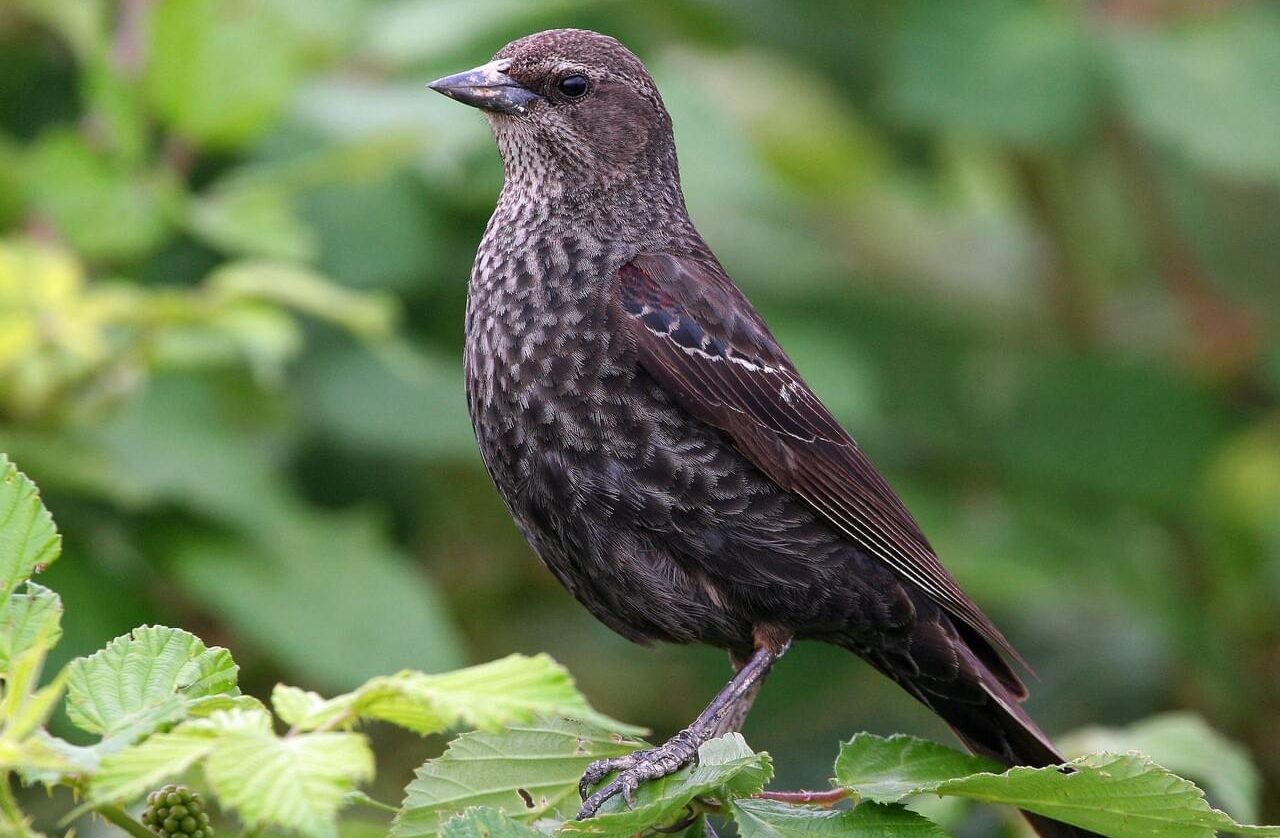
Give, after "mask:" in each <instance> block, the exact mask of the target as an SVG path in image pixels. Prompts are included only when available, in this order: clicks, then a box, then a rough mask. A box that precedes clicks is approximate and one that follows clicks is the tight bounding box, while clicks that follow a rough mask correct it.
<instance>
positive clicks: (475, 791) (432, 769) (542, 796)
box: [392, 719, 641, 838]
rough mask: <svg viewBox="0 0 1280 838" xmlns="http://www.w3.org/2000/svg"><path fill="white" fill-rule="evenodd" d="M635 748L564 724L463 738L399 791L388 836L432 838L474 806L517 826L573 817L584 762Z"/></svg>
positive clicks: (631, 743) (548, 721) (605, 734)
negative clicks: (502, 815)
mask: <svg viewBox="0 0 1280 838" xmlns="http://www.w3.org/2000/svg"><path fill="white" fill-rule="evenodd" d="M640 745H641V743H640V742H637V741H635V740H630V739H626V738H624V737H623V736H620V735H618V734H616V733H611V732H609V731H607V730H603V729H601V728H598V727H594V726H591V725H586V724H582V723H580V722H574V721H568V720H565V719H541V720H537V721H535V722H533V723H531V724H527V725H515V726H513V727H511V728H509V729H507V730H504V731H501V732H497V733H492V732H487V731H480V732H475V733H466V734H463V735H462V736H459V737H458V738H456V739H454V740H453V742H451V743H450V744H449V749H448V750H447V751H445V753H444V754H443V755H442V756H440V757H439V758H437V759H433V760H429V761H427V763H426V764H424V765H423V766H422V767H421V768H419V769H418V770H417V772H416V775H415V778H414V780H413V782H411V783H410V784H409V786H408V787H407V788H406V789H405V793H406V794H405V800H404V803H403V805H402V806H401V807H400V813H399V814H398V815H396V820H395V824H394V826H393V828H392V835H393V836H395V838H414V836H424V835H436V834H437V833H439V831H440V829H441V827H442V826H443V824H444V822H445V821H446V820H448V819H449V818H450V817H451V816H453V815H455V814H457V813H459V812H462V811H464V810H466V809H469V808H471V807H473V806H489V807H493V808H496V809H498V810H499V811H502V812H504V813H506V814H507V815H509V816H511V817H513V818H516V819H517V820H519V821H521V822H523V823H529V822H532V821H534V820H536V819H538V818H542V817H560V818H567V817H571V816H572V815H573V814H574V813H575V812H576V811H577V807H578V780H580V779H581V777H582V772H583V771H585V770H586V768H587V765H588V764H589V763H591V762H593V761H594V760H597V759H603V758H605V757H612V756H621V755H622V754H626V753H629V752H630V751H633V750H635V749H636V748H637V747H640ZM521 792H523V793H524V794H521Z"/></svg>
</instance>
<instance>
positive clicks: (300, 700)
mask: <svg viewBox="0 0 1280 838" xmlns="http://www.w3.org/2000/svg"><path fill="white" fill-rule="evenodd" d="M271 700H272V703H273V704H274V706H275V709H276V713H277V714H278V715H279V716H280V718H281V719H283V720H284V721H285V722H287V723H288V724H290V725H292V726H293V727H296V728H298V729H300V730H314V729H316V728H319V727H332V726H334V725H339V724H342V725H345V724H352V723H354V722H356V721H359V720H379V721H385V722H391V723H392V724H397V725H400V726H401V727H404V728H408V729H409V730H412V731H415V732H417V733H420V734H424V735H425V734H428V733H436V732H439V731H442V730H446V729H448V728H450V727H455V726H458V725H470V726H473V727H478V728H482V729H486V730H496V729H498V728H500V727H502V726H503V725H508V724H511V723H514V722H528V721H530V720H532V719H533V718H534V717H535V716H568V717H570V718H574V719H578V720H579V721H583V722H587V723H588V724H593V725H596V726H598V727H601V728H605V729H607V730H613V731H617V732H619V733H628V734H635V733H642V732H643V730H642V729H641V728H636V727H633V726H631V725H626V724H623V723H622V722H618V721H616V720H614V719H611V718H609V717H608V716H605V715H603V714H601V713H598V712H596V711H595V710H594V709H592V707H591V705H589V704H588V703H587V700H586V699H585V698H584V697H583V696H582V694H581V693H580V692H578V690H577V688H576V687H575V686H574V683H573V679H572V677H570V675H569V673H568V671H567V670H565V668H564V667H562V666H560V665H559V664H558V663H556V662H555V661H554V660H552V659H551V658H550V657H549V656H547V655H535V656H533V657H527V656H525V655H510V656H508V657H505V658H502V659H500V660H496V661H491V662H490V663H484V664H480V665H478V666H470V667H467V668H465V669H459V670H457V671H454V672H447V673H444V674H442V675H426V674H423V673H421V672H412V671H405V672H400V673H397V674H395V675H389V676H383V677H378V678H372V679H370V680H369V681H367V682H365V683H364V684H363V685H362V686H361V687H360V688H359V689H357V690H354V691H353V692H350V693H345V694H343V695H340V696H336V697H334V698H331V699H327V700H326V699H323V698H321V697H320V696H319V695H317V694H315V693H310V692H305V691H303V690H299V689H297V688H296V687H288V686H285V685H279V686H277V687H276V689H275V691H273V693H272V697H271Z"/></svg>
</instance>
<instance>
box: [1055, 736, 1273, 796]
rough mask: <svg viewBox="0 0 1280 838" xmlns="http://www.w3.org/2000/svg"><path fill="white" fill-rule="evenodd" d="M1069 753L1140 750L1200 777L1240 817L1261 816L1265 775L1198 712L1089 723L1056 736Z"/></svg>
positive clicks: (1186, 774)
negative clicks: (1118, 724)
mask: <svg viewBox="0 0 1280 838" xmlns="http://www.w3.org/2000/svg"><path fill="white" fill-rule="evenodd" d="M1058 744H1059V745H1060V746H1061V747H1062V750H1063V751H1064V752H1065V753H1067V754H1068V755H1083V754H1087V753H1098V752H1101V751H1109V752H1111V753H1123V752H1126V751H1138V752H1140V753H1143V754H1147V755H1148V756H1150V757H1151V758H1152V759H1153V760H1155V761H1156V763H1157V764H1159V765H1161V766H1163V767H1165V768H1168V769H1169V770H1170V771H1174V772H1177V773H1178V774H1179V775H1180V776H1183V777H1188V778H1191V779H1194V780H1198V781H1199V782H1200V783H1201V784H1202V785H1203V786H1204V788H1205V790H1206V791H1208V792H1209V794H1210V796H1211V797H1213V798H1214V799H1215V800H1216V802H1218V803H1219V804H1220V805H1221V806H1222V808H1223V809H1225V810H1226V811H1227V812H1229V813H1231V815H1232V816H1233V817H1236V818H1238V819H1240V820H1242V821H1247V820H1252V819H1254V818H1256V817H1257V816H1258V813H1257V809H1258V792H1259V789H1260V786H1261V780H1260V779H1259V777H1258V771H1257V769H1256V768H1255V767H1254V765H1253V761H1252V760H1251V759H1250V758H1249V752H1248V751H1247V750H1246V749H1245V748H1243V747H1241V746H1240V745H1238V744H1236V743H1235V742H1232V741H1231V740H1229V739H1227V738H1226V737H1225V736H1223V735H1222V734H1220V733H1218V732H1217V731H1216V730H1214V729H1213V728H1211V727H1209V725H1207V724H1205V721H1204V719H1202V718H1200V717H1199V716H1197V715H1195V714H1194V713H1163V714H1161V715H1158V716H1153V717H1152V718H1149V719H1144V720H1142V721H1140V722H1138V723H1136V724H1133V725H1130V726H1128V727H1123V728H1103V727H1089V728H1085V729H1084V730H1081V731H1078V732H1077V733H1074V734H1072V735H1071V736H1067V737H1064V738H1062V739H1060V740H1059V741H1058Z"/></svg>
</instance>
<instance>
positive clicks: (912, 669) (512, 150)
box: [428, 29, 1092, 838]
mask: <svg viewBox="0 0 1280 838" xmlns="http://www.w3.org/2000/svg"><path fill="white" fill-rule="evenodd" d="M428 86H429V87H430V88H431V89H433V90H435V91H437V92H439V93H441V94H443V95H445V96H447V97H449V98H451V99H454V100H456V101H458V102H460V103H462V104H465V105H470V106H472V107H475V108H478V109H479V110H480V111H481V112H482V113H483V114H484V116H485V118H486V119H487V121H488V123H489V126H490V128H491V129H492V133H493V135H494V138H495V140H496V143H497V147H498V151H499V154H500V157H501V159H502V164H503V183H502V188H501V192H500V194H499V196H498V200H497V206H496V208H495V210H494V212H493V215H492V216H491V218H490V220H489V223H488V226H487V227H486V229H485V231H484V235H483V238H482V240H481V243H480V245H479V248H478V250H477V253H476V258H475V262H474V266H473V269H472V273H471V278H470V281H469V283H468V292H467V306H466V315H465V347H464V352H463V368H464V373H465V381H466V396H467V407H468V412H469V415H470V419H471V423H472V427H473V429H474V431H475V437H476V441H477V444H478V447H479V449H480V454H481V457H482V459H483V461H484V465H485V468H486V469H487V471H488V473H489V475H490V477H491V478H492V480H493V482H494V484H495V486H496V487H497V490H498V493H499V494H500V495H501V497H502V500H503V501H504V503H505V504H506V507H507V509H508V511H509V512H510V514H511V516H512V518H513V519H514V521H515V524H516V526H517V528H518V529H519V530H520V532H521V533H522V534H523V536H524V537H525V539H526V540H527V541H528V542H529V544H530V545H531V547H532V548H533V550H534V552H535V553H536V554H537V556H538V557H539V559H540V560H541V561H542V563H543V564H544V565H545V566H546V567H547V568H548V569H549V570H550V571H551V573H552V574H553V575H554V576H555V577H556V579H557V580H559V582H560V583H561V584H562V585H563V586H564V587H565V588H566V589H567V590H568V591H569V592H570V593H571V594H572V595H573V596H574V597H575V598H576V599H577V600H578V601H579V602H580V603H581V604H582V605H583V606H585V607H586V608H587V610H588V611H590V612H591V613H592V614H593V615H594V616H595V617H596V618H598V619H599V620H600V621H601V622H603V623H604V624H605V625H606V626H608V627H609V628H611V629H613V630H614V631H616V632H617V633H619V634H621V635H622V636H623V637H625V638H628V639H629V640H632V641H636V642H638V643H645V644H647V643H652V642H670V643H701V644H708V645H710V646H714V647H719V648H721V649H724V650H726V651H727V652H728V654H729V658H730V660H731V662H732V665H733V668H734V670H735V672H734V675H733V677H732V678H731V680H730V681H729V682H728V683H727V684H726V686H725V687H724V689H723V690H721V691H720V692H719V693H718V694H717V695H716V696H715V697H714V698H713V699H712V701H711V702H710V704H709V705H708V706H707V708H706V709H705V710H704V711H703V712H702V713H700V714H699V715H698V717H697V718H696V719H695V720H694V721H693V722H692V723H691V724H690V725H689V726H688V727H686V728H684V729H683V730H681V731H680V732H679V733H677V734H676V735H675V736H674V737H672V738H671V739H670V740H669V741H667V742H665V743H664V744H662V745H659V746H657V747H654V748H648V749H643V750H639V751H636V752H634V753H632V754H629V755H626V756H622V757H615V758H610V759H607V760H600V761H597V762H595V763H592V764H591V765H590V766H589V767H588V768H587V769H586V772H585V773H584V775H583V777H582V782H581V785H580V791H581V792H582V797H583V803H582V807H581V809H580V811H579V812H578V815H577V816H578V818H580V819H581V818H589V817H592V816H593V815H595V814H596V813H597V812H598V811H599V810H600V807H601V806H602V805H603V804H604V803H605V802H606V801H608V800H610V799H611V798H614V797H616V796H619V795H621V796H622V798H623V799H624V800H625V801H626V802H627V803H631V802H632V800H633V796H634V793H635V791H636V790H637V788H638V787H639V786H640V785H641V784H643V783H645V782H648V781H651V780H654V779H657V778H660V777H663V776H666V775H668V774H671V773H673V772H675V771H677V770H679V769H680V768H681V767H683V766H685V765H687V764H689V763H691V762H692V761H693V760H695V759H696V755H697V750H698V747H699V746H700V745H701V744H703V743H704V742H706V741H708V740H709V739H711V738H714V737H715V736H718V735H722V734H724V733H725V732H728V731H731V730H736V729H738V728H739V727H740V726H741V725H742V722H743V720H744V719H745V718H746V714H747V712H748V710H749V709H750V707H751V703H752V702H753V700H754V698H755V696H756V694H757V693H758V692H759V689H760V687H761V684H762V683H763V681H764V679H765V677H766V675H767V674H768V673H769V671H770V669H771V668H772V667H773V665H774V663H775V662H776V661H777V660H778V659H779V658H780V657H781V656H782V655H783V654H784V653H785V652H786V651H787V650H788V648H789V647H790V646H791V644H792V642H793V641H797V640H814V641H822V642H826V643H831V644H835V645H837V646H841V647H843V648H845V649H848V650H850V651H852V652H854V653H855V654H857V655H858V656H860V657H862V658H863V659H864V660H866V661H867V662H869V663H870V664H871V665H872V666H873V667H874V668H876V669H877V670H879V671H880V672H882V673H883V674H884V675H886V676H888V677H889V678H890V679H892V680H893V681H895V682H897V683H898V684H899V685H900V686H901V687H902V688H903V689H904V690H905V691H906V692H907V693H908V694H910V695H911V696H912V697H914V698H915V699H916V700H918V701H919V702H921V703H922V704H924V705H925V706H926V707H927V708H928V709H930V710H931V711H933V712H934V713H936V714H937V715H938V716H940V717H941V718H942V719H943V720H944V721H945V722H946V723H947V724H948V725H950V727H951V728H952V729H953V730H954V731H955V733H956V734H957V735H958V737H959V739H960V741H961V742H962V743H963V744H964V745H965V746H967V747H968V748H969V749H970V750H971V751H973V752H974V753H977V754H982V755H984V756H987V757H991V758H993V759H996V760H998V761H1000V762H1001V763H1003V764H1004V765H1008V766H1014V765H1031V766H1047V765H1056V764H1060V763H1062V762H1064V761H1065V760H1064V758H1063V756H1062V754H1061V753H1059V751H1058V750H1057V749H1056V748H1055V747H1054V745H1053V743H1052V742H1051V741H1050V740H1049V738H1048V737H1047V736H1046V735H1045V734H1044V733H1043V732H1042V731H1041V730H1040V728H1039V727H1037V725H1036V723H1035V722H1034V721H1033V720H1032V719H1031V717H1030V716H1029V715H1028V714H1027V713H1026V712H1025V711H1024V710H1023V708H1022V707H1021V705H1020V702H1021V701H1022V700H1023V699H1024V698H1025V697H1026V695H1027V690H1026V687H1025V685H1024V683H1023V681H1022V679H1021V678H1020V676H1019V675H1018V673H1017V672H1016V671H1015V666H1018V667H1024V668H1026V664H1025V661H1023V659H1022V658H1021V657H1020V656H1019V654H1018V652H1017V651H1016V650H1015V649H1014V648H1013V646H1012V645H1011V644H1010V643H1009V641H1008V640H1007V639H1006V638H1005V636H1004V635H1003V634H1001V632H1000V630H999V629H998V628H996V626H995V625H994V623H992V621H991V620H990V619H989V618H988V617H987V616H986V615H985V614H984V613H983V612H982V610H981V609H980V608H979V607H978V606H977V605H976V604H975V603H974V601H973V600H972V599H970V597H969V596H968V595H967V594H965V593H964V591H962V590H961V588H960V586H959V584H958V583H957V582H956V580H955V579H954V578H953V577H952V576H951V574H950V573H948V571H947V570H946V569H945V568H944V567H943V565H942V564H941V562H940V561H939V559H938V557H937V554H936V553H935V551H934V550H933V548H932V547H931V546H930V543H929V541H928V539H927V538H926V537H925V535H924V533H923V532H922V531H921V529H920V526H919V525H918V524H917V523H916V521H915V519H914V518H913V517H912V515H911V513H910V512H909V511H908V509H907V507H906V506H905V505H904V504H903V502H902V501H901V500H900V499H899V498H898V496H897V495H896V494H895V493H894V491H893V489H892V488H890V486H889V484H888V483H887V482H886V480H885V479H884V477H882V476H881V474H880V473H879V472H878V471H877V470H876V468H875V466H874V465H873V464H872V462H871V460H870V459H869V458H868V456H867V455H866V454H865V453H864V452H863V450H862V449H861V448H860V447H859V446H858V444H857V443H856V442H855V441H854V439H853V437H852V436H851V435H850V434H849V433H848V432H847V431H846V430H845V429H844V428H843V427H842V426H841V424H840V423H839V422H838V421H837V420H836V419H835V418H834V417H833V416H832V414H831V412H830V411H829V410H828V409H827V408H826V406H825V405H824V404H823V402H822V401H821V399H819V397H818V396H817V395H816V394H815V393H814V391H813V390H812V389H811V388H810V387H809V386H808V384H806V383H805V381H804V379H803V378H802V377H801V375H800V373H799V372H798V371H797V370H796V367H795V365H794V364H793V363H792V361H791V359H790V358H789V357H788V356H787V354H786V352H785V351H784V350H783V348H782V347H781V345H780V344H779V343H778V341H777V339H776V338H775V337H774V336H773V334H772V333H771V332H770V331H769V328H768V327H767V326H766V324H765V322H764V320H763V319H762V318H761V316H760V314H759V313H758V312H757V311H756V309H755V307H754V306H753V305H752V304H751V302H750V301H749V300H748V299H747V297H746V296H745V295H744V294H743V292H742V291H741V290H740V289H739V288H738V286H737V285H736V284H735V283H734V281H733V280H732V279H731V278H730V276H729V274H728V273H727V272H726V270H725V269H724V267H722V266H721V264H720V262H719V261H718V260H717V259H716V257H715V255H714V254H713V253H712V251H711V249H710V248H709V247H708V245H707V244H706V242H705V241H704V240H703V238H702V237H701V236H700V235H699V234H698V231H697V229H696V228H695V227H694V224H693V221H692V220H691V219H690V216H689V212H688V210H687V208H686V205H685V200H684V196H683V193H682V190H681V185H680V172H679V167H678V163H677V159H676V149H675V140H674V130H673V125H672V121H671V117H670V116H669V114H668V112H667V110H666V107H665V105H664V103H663V100H662V97H661V95H660V94H659V92H658V89H657V86H656V85H655V84H654V81H653V79H652V77H651V76H650V74H649V72H648V70H647V69H646V68H645V65H644V64H643V63H642V62H641V60H640V59H639V58H638V57H637V56H636V55H635V54H634V53H633V52H631V50H629V49H628V48H627V47H625V46H624V45H623V44H621V43H620V42H619V41H617V40H616V39H614V38H612V37H609V36H607V35H602V34H599V33H596V32H592V31H588V30H581V29H554V30H548V31H545V32H539V33H536V34H532V35H529V36H526V37H523V38H520V39H518V40H515V41H512V42H511V43H509V44H507V45H506V46H504V47H503V48H502V49H500V50H499V51H498V52H497V54H496V55H494V56H493V58H492V60H490V61H488V62H486V63H484V64H481V65H480V66H478V67H475V68H473V69H471V70H467V71H465V72H461V73H457V74H455V75H450V76H447V77H444V78H441V79H437V80H436V81H433V82H431V83H430V84H429V85H428ZM610 778H611V779H610ZM605 780H608V782H604V781H605ZM602 783H603V785H602ZM593 790H594V791H593ZM1028 817H1029V818H1030V819H1031V820H1032V823H1033V826H1034V827H1035V828H1036V829H1037V830H1038V831H1039V832H1040V834H1041V835H1043V836H1053V837H1054V838H1065V836H1084V835H1091V834H1092V833H1089V832H1086V831H1083V830H1080V829H1077V828H1075V827H1071V826H1068V825H1065V824H1061V823H1059V822H1056V821H1049V820H1047V819H1044V818H1040V817H1038V816H1034V815H1028Z"/></svg>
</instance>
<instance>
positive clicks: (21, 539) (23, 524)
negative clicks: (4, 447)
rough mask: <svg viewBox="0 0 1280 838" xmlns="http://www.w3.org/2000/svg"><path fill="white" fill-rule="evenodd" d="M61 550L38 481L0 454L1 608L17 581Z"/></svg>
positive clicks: (23, 579) (51, 517) (42, 565)
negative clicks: (35, 481) (37, 486)
mask: <svg viewBox="0 0 1280 838" xmlns="http://www.w3.org/2000/svg"><path fill="white" fill-rule="evenodd" d="M61 551H62V537H61V536H59V535H58V530H57V528H56V527H55V526H54V525H53V516H51V515H50V514H49V510H47V509H45V508H44V504H43V503H41V501H40V491H39V490H38V489H37V488H36V484H35V483H33V482H31V479H30V478H29V477H27V476H26V475H25V474H23V473H22V472H20V471H18V467H17V466H15V465H14V464H13V463H11V462H9V458H8V457H6V456H5V455H4V454H0V609H4V608H6V607H7V606H6V600H7V598H8V595H9V594H11V593H13V591H14V589H16V588H17V587H18V585H20V584H21V583H23V582H25V581H27V580H28V579H30V578H31V574H32V573H33V572H35V571H36V569H37V568H42V567H47V566H48V565H50V564H52V563H53V562H54V561H55V560H57V558H58V555H59V553H61Z"/></svg>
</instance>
